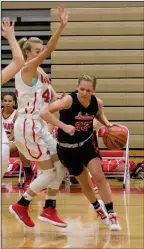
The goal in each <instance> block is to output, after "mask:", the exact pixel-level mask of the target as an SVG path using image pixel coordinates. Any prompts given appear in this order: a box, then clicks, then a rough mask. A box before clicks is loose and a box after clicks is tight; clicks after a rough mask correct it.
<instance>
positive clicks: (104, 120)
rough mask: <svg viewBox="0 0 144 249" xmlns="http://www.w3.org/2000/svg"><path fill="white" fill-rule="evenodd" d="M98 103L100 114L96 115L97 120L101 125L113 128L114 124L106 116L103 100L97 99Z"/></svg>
mask: <svg viewBox="0 0 144 249" xmlns="http://www.w3.org/2000/svg"><path fill="white" fill-rule="evenodd" d="M97 101H98V112H97V114H96V118H97V120H98V121H99V122H100V123H101V124H103V125H105V126H108V127H109V126H112V124H111V123H110V122H109V121H108V119H107V118H106V116H105V114H104V112H103V102H102V100H101V99H98V98H97Z"/></svg>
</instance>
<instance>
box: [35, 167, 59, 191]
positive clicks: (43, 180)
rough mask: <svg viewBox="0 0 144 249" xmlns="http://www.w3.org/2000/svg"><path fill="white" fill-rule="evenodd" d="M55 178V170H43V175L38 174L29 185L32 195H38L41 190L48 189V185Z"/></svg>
mask: <svg viewBox="0 0 144 249" xmlns="http://www.w3.org/2000/svg"><path fill="white" fill-rule="evenodd" d="M55 178H56V170H55V168H52V169H48V170H43V173H42V174H40V175H39V176H38V177H37V178H36V179H35V180H34V181H33V182H32V183H31V184H30V189H31V190H32V191H33V192H34V193H39V192H40V191H41V190H43V189H45V188H47V187H48V185H49V184H50V183H51V182H52V181H53V180H54V179H55Z"/></svg>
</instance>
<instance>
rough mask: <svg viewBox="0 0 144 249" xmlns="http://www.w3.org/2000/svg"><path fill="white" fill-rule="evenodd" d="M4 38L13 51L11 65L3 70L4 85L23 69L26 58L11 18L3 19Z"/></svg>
mask: <svg viewBox="0 0 144 249" xmlns="http://www.w3.org/2000/svg"><path fill="white" fill-rule="evenodd" d="M2 36H3V37H4V38H5V39H7V40H8V42H9V45H10V48H11V51H12V61H11V63H10V64H9V65H8V66H7V67H5V68H4V69H3V70H2V84H4V83H6V82H7V81H8V80H10V79H11V78H13V77H14V75H15V74H16V73H17V72H18V71H19V70H20V69H21V68H22V66H23V65H24V58H23V55H22V51H21V49H20V47H19V45H18V43H17V40H16V38H15V31H14V21H12V24H11V23H10V20H9V18H3V21H2Z"/></svg>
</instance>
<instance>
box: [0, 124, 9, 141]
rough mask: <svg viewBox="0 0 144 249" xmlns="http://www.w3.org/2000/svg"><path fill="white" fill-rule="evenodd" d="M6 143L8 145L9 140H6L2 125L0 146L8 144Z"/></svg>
mask: <svg viewBox="0 0 144 249" xmlns="http://www.w3.org/2000/svg"><path fill="white" fill-rule="evenodd" d="M8 143H9V140H8V137H7V135H6V132H5V129H4V126H3V124H2V144H8Z"/></svg>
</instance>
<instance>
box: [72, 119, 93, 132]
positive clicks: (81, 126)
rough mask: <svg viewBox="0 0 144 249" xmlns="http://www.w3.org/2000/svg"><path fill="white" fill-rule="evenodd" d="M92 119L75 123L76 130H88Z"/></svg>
mask: <svg viewBox="0 0 144 249" xmlns="http://www.w3.org/2000/svg"><path fill="white" fill-rule="evenodd" d="M91 123H92V121H84V122H83V121H78V122H76V123H75V129H76V131H87V130H88V129H89V128H90V124H91Z"/></svg>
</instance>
